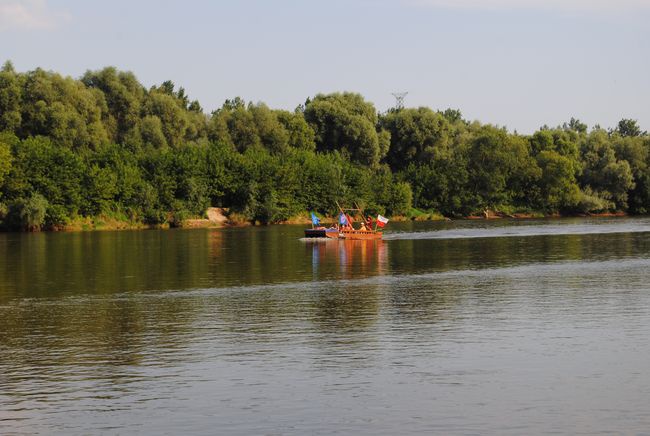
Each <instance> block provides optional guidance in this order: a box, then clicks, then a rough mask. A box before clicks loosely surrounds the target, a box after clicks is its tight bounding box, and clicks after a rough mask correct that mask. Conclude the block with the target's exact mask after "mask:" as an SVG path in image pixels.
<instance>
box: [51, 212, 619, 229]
mask: <svg viewBox="0 0 650 436" xmlns="http://www.w3.org/2000/svg"><path fill="white" fill-rule="evenodd" d="M624 216H628V214H627V213H626V212H622V211H618V212H604V213H590V214H565V215H562V214H559V213H555V214H544V213H542V212H514V213H505V212H500V211H494V210H487V211H484V212H483V214H482V215H478V214H474V215H467V216H463V217H454V218H450V217H445V216H443V215H441V214H440V213H438V212H435V211H434V212H432V211H420V210H417V209H412V210H411V211H409V214H408V215H397V216H392V217H390V221H392V222H404V221H457V220H461V221H462V220H477V221H480V220H499V219H515V220H525V219H544V218H572V217H584V218H587V217H602V218H611V217H624ZM321 220H322V222H323V223H324V224H329V223H334V222H336V220H337V217H335V216H333V217H332V216H322V217H321ZM283 224H289V225H291V224H293V225H299V224H302V225H311V217H310V215H309V214H308V213H306V212H305V213H303V214H300V215H296V216H293V217H291V218H289V219H287V220H284V221H281V222H278V223H273V225H283ZM259 225H264V224H262V223H260V222H252V221H250V220H248V219H246V217H245V216H243V215H241V214H238V213H233V212H230V211H229V210H228V209H227V208H219V207H211V208H208V209H207V210H206V213H205V216H204V217H203V218H188V219H183V220H178V221H174V220H170V222H167V223H164V224H146V223H143V222H138V221H134V220H129V219H128V218H126V217H116V216H106V215H100V216H96V217H78V218H75V219H73V220H71V221H70V222H69V223H67V224H65V225H62V226H57V227H54V228H43V229H40V230H42V231H55V232H86V231H111V230H151V229H170V228H183V229H206V228H229V227H249V226H259Z"/></svg>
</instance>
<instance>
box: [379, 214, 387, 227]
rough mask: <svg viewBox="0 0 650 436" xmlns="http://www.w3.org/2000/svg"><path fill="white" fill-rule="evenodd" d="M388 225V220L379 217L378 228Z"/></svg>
mask: <svg viewBox="0 0 650 436" xmlns="http://www.w3.org/2000/svg"><path fill="white" fill-rule="evenodd" d="M386 224H388V218H386V217H385V216H381V215H377V227H384V226H385V225H386Z"/></svg>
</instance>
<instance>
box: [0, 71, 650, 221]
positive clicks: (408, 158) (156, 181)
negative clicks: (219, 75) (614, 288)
mask: <svg viewBox="0 0 650 436" xmlns="http://www.w3.org/2000/svg"><path fill="white" fill-rule="evenodd" d="M649 151H650V136H649V135H648V134H647V132H645V131H643V130H642V129H641V127H640V126H639V125H638V123H637V122H636V121H635V120H633V119H622V120H621V121H620V122H619V123H618V125H616V126H614V127H613V128H610V129H603V128H601V127H599V126H595V127H593V128H592V129H589V128H588V127H587V126H586V125H585V124H584V123H582V122H580V121H579V120H577V119H575V118H572V119H571V120H569V121H568V122H566V123H564V124H563V125H561V126H557V127H548V126H543V127H541V128H540V129H539V130H538V131H536V132H534V133H533V134H532V135H520V134H518V133H516V132H510V131H508V130H507V129H505V128H503V127H498V126H493V125H488V124H481V123H480V122H477V121H473V122H470V121H468V120H465V119H463V117H462V114H461V112H460V111H458V110H455V109H447V110H444V111H436V110H433V109H430V108H427V107H420V108H399V109H397V108H395V109H391V110H389V111H387V112H386V113H380V112H378V111H377V109H376V108H375V106H374V105H373V104H372V103H371V102H368V101H366V100H365V99H364V97H363V96H361V95H360V94H357V93H350V92H344V93H332V94H318V95H316V96H311V97H309V98H307V100H306V101H305V103H304V104H302V105H300V106H299V107H297V108H296V109H295V110H294V111H286V110H276V109H271V108H269V107H268V106H267V105H265V104H264V103H253V102H246V101H244V100H242V99H241V98H239V97H234V98H232V99H229V100H226V101H225V102H224V103H223V105H222V106H221V107H220V108H218V109H216V110H214V111H212V112H211V113H209V114H208V113H206V112H205V111H204V109H203V108H202V106H201V105H200V104H199V102H198V101H196V100H191V99H190V97H189V96H188V95H187V93H186V91H185V90H184V88H182V87H177V86H176V85H175V84H174V83H173V82H172V81H166V82H163V83H162V84H160V85H156V86H152V87H151V88H149V89H147V88H146V87H145V86H143V85H142V84H141V83H140V82H139V81H138V79H137V78H136V76H135V75H134V74H133V73H131V72H124V71H119V70H117V69H116V68H113V67H107V68H104V69H102V70H99V71H88V72H86V73H85V74H84V75H83V76H82V77H81V78H79V79H73V78H70V77H64V76H62V75H60V74H57V73H55V72H51V71H45V70H42V69H36V70H33V71H28V72H25V73H20V72H16V71H15V69H14V67H13V65H12V64H11V62H6V63H5V64H4V66H3V67H2V69H1V70H0V227H3V228H6V229H23V230H30V229H31V230H34V229H40V228H60V227H63V226H65V225H66V224H68V223H69V222H70V221H72V220H75V219H78V218H80V217H97V216H110V217H116V218H119V219H124V220H129V221H132V222H139V223H146V224H161V223H170V224H172V225H175V224H178V223H180V222H182V220H184V219H186V218H188V217H199V216H201V215H202V214H203V213H204V212H205V210H206V208H207V207H210V206H218V207H225V208H229V210H230V211H232V212H234V213H237V214H238V215H239V216H241V217H243V218H244V219H246V220H249V221H251V222H260V223H274V222H281V221H284V220H288V219H290V218H292V217H295V216H297V215H299V214H301V213H304V212H305V211H307V210H311V211H316V212H319V213H322V214H333V213H335V211H336V203H337V201H338V202H340V203H344V204H352V203H353V202H356V203H359V204H360V205H362V206H363V207H365V208H366V210H367V211H368V212H370V213H382V214H386V215H412V214H413V213H415V212H417V211H428V212H432V213H433V212H437V213H440V214H443V215H445V216H451V217H456V216H463V215H468V214H473V213H476V212H479V211H482V210H484V209H486V208H490V209H492V210H499V211H504V212H508V213H514V212H518V211H521V212H531V211H537V212H541V213H546V214H554V213H563V214H575V213H590V212H608V211H624V212H628V213H632V214H645V213H648V212H649V211H650V169H649V168H650V167H649V163H650V153H649Z"/></svg>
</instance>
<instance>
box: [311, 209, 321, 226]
mask: <svg viewBox="0 0 650 436" xmlns="http://www.w3.org/2000/svg"><path fill="white" fill-rule="evenodd" d="M311 223H312V224H313V225H315V226H317V225H319V224H320V218H318V217H317V216H316V215H314V212H311Z"/></svg>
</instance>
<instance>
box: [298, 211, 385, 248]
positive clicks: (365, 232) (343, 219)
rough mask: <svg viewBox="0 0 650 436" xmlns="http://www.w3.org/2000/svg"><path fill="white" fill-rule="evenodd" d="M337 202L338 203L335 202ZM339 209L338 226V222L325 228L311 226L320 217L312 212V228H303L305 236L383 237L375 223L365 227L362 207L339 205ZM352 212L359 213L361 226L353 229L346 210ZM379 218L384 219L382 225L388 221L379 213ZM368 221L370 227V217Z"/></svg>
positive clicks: (334, 237)
mask: <svg viewBox="0 0 650 436" xmlns="http://www.w3.org/2000/svg"><path fill="white" fill-rule="evenodd" d="M337 204H338V203H337ZM339 210H340V215H339V221H340V224H341V225H340V226H339V224H337V223H335V224H334V225H333V226H332V227H329V228H325V227H313V225H318V224H320V218H318V217H316V216H315V215H314V214H313V213H312V223H313V224H312V228H311V229H305V238H331V239H346V240H368V239H381V238H382V237H383V232H382V231H381V230H378V229H377V224H375V228H374V229H372V228H366V226H365V224H364V221H365V220H366V219H364V218H363V217H364V214H363V209H361V208H359V207H357V208H356V209H343V208H341V206H339ZM348 211H349V212H352V213H358V214H360V215H361V218H362V220H361V227H360V228H358V229H355V228H354V226H353V224H354V222H353V220H352V218H351V217H350V215H348V213H347V212H348ZM379 218H381V219H383V220H385V221H384V222H383V224H382V223H379V224H382V226H383V225H384V224H385V223H387V222H388V219H386V218H383V217H381V215H379V217H378V219H379ZM367 220H368V221H367V222H368V227H371V222H372V220H371V219H370V217H368V218H367Z"/></svg>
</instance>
